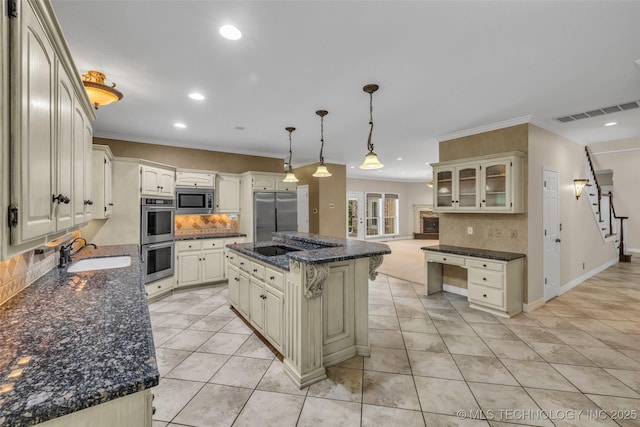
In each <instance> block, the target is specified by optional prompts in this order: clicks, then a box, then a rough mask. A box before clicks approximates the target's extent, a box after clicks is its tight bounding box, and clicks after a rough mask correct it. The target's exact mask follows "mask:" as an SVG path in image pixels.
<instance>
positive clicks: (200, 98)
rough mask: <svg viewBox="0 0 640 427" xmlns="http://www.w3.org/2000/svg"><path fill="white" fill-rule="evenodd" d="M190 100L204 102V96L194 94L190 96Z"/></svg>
mask: <svg viewBox="0 0 640 427" xmlns="http://www.w3.org/2000/svg"><path fill="white" fill-rule="evenodd" d="M189 98H191V99H193V100H196V101H202V100H203V99H204V95H203V94H201V93H197V92H193V93H190V94H189Z"/></svg>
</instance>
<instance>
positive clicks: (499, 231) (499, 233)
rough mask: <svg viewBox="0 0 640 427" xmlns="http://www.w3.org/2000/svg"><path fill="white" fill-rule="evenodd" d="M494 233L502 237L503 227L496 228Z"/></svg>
mask: <svg viewBox="0 0 640 427" xmlns="http://www.w3.org/2000/svg"><path fill="white" fill-rule="evenodd" d="M494 234H495V236H496V237H502V229H501V228H496V230H495V232H494Z"/></svg>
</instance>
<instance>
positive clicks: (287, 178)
mask: <svg viewBox="0 0 640 427" xmlns="http://www.w3.org/2000/svg"><path fill="white" fill-rule="evenodd" d="M284 129H285V130H286V131H287V132H289V163H287V164H288V165H289V169H288V170H287V175H286V176H285V177H284V179H283V180H282V182H298V178H296V175H295V174H294V173H293V170H291V132H293V131H294V130H296V128H294V127H288V128H284Z"/></svg>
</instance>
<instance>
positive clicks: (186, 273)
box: [176, 239, 224, 287]
mask: <svg viewBox="0 0 640 427" xmlns="http://www.w3.org/2000/svg"><path fill="white" fill-rule="evenodd" d="M223 247H224V240H223V239H205V240H183V241H178V242H177V243H176V248H177V253H178V264H177V270H178V274H177V277H178V279H177V282H176V286H177V287H183V286H192V285H199V284H203V283H211V282H217V281H220V280H223V279H224V262H223V260H224V250H223Z"/></svg>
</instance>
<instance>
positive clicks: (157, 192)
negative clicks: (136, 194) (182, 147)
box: [140, 165, 176, 199]
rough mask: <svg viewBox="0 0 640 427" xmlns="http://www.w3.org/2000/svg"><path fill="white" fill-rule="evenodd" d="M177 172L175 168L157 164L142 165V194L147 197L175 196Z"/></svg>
mask: <svg viewBox="0 0 640 427" xmlns="http://www.w3.org/2000/svg"><path fill="white" fill-rule="evenodd" d="M175 179H176V173H175V171H173V170H169V169H164V168H159V167H155V166H147V165H141V166H140V195H142V196H146V197H159V198H170V199H173V198H174V197H175V194H174V190H175V186H174V184H175Z"/></svg>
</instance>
